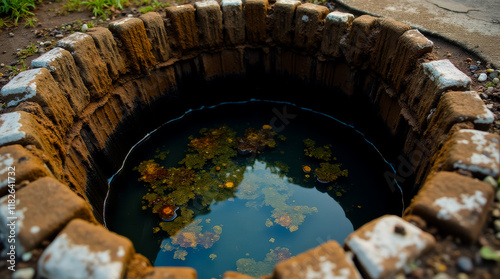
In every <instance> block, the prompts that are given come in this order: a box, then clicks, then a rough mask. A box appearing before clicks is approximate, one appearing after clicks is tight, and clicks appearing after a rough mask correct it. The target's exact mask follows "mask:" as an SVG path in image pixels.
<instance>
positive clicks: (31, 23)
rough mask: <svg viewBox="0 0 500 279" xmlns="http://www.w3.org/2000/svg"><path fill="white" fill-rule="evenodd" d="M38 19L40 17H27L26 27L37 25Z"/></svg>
mask: <svg viewBox="0 0 500 279" xmlns="http://www.w3.org/2000/svg"><path fill="white" fill-rule="evenodd" d="M37 21H38V18H36V17H30V18H28V19H26V23H25V24H24V27H26V28H30V27H35V22H37Z"/></svg>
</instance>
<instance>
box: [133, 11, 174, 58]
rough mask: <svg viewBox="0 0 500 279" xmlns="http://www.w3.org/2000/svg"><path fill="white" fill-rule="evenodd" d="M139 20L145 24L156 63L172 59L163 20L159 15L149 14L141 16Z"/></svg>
mask: <svg viewBox="0 0 500 279" xmlns="http://www.w3.org/2000/svg"><path fill="white" fill-rule="evenodd" d="M139 19H141V20H142V21H143V22H144V26H145V27H146V33H147V35H148V39H149V42H150V43H151V46H152V48H153V49H152V51H153V55H154V56H155V58H156V61H158V62H165V61H167V60H168V58H170V46H169V44H168V36H167V30H166V28H165V23H164V22H163V18H162V17H161V15H160V14H159V13H156V12H149V13H146V14H143V15H141V16H140V17H139Z"/></svg>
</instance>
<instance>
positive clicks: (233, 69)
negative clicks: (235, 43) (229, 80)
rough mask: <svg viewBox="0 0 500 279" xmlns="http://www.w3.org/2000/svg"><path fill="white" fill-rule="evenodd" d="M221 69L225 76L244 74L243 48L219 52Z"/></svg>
mask: <svg viewBox="0 0 500 279" xmlns="http://www.w3.org/2000/svg"><path fill="white" fill-rule="evenodd" d="M221 58H222V69H223V71H224V75H225V76H242V75H244V74H245V64H244V62H243V50H241V49H234V50H233V49H226V50H223V51H222V52H221Z"/></svg>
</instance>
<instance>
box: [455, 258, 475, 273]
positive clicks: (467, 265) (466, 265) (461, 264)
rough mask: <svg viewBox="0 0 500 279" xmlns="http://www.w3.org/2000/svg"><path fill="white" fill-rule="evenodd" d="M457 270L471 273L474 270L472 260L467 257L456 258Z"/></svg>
mask: <svg viewBox="0 0 500 279" xmlns="http://www.w3.org/2000/svg"><path fill="white" fill-rule="evenodd" d="M457 265H458V268H459V269H460V270H462V271H463V272H467V273H469V272H472V270H474V264H473V263H472V260H471V259H470V258H468V257H460V258H458V262H457Z"/></svg>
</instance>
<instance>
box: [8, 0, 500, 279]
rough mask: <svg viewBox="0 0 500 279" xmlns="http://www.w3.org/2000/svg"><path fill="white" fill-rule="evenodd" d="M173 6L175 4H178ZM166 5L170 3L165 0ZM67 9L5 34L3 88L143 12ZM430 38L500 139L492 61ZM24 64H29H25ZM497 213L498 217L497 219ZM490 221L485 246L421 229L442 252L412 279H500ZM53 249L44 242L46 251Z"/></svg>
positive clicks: (47, 4) (54, 7)
mask: <svg viewBox="0 0 500 279" xmlns="http://www.w3.org/2000/svg"><path fill="white" fill-rule="evenodd" d="M168 1H171V2H172V4H173V1H172V0H168ZM131 2H132V1H131ZM161 2H165V0H162V1H161ZM65 4H66V1H65V0H63V1H62V2H51V1H43V2H42V3H37V9H36V10H35V14H36V18H37V19H38V22H36V23H35V27H33V28H26V27H24V22H23V21H21V22H20V24H19V26H18V27H8V28H3V29H1V30H0V63H1V64H0V75H1V77H0V87H2V86H3V85H5V84H6V83H7V82H8V81H9V80H10V79H9V77H10V76H12V74H13V71H12V68H11V67H12V66H14V67H16V68H17V69H18V70H21V69H22V68H23V67H24V65H26V67H27V68H29V65H30V62H31V60H33V59H35V58H36V57H39V56H40V55H41V54H43V53H44V52H46V51H48V50H50V49H51V48H53V47H54V46H55V45H56V43H57V41H58V40H59V39H60V38H61V37H65V36H68V35H69V34H71V33H72V32H74V31H80V29H81V26H82V24H89V23H92V24H93V25H94V26H106V25H107V24H108V23H109V22H110V21H112V20H115V19H120V18H123V17H127V16H128V15H129V14H132V15H134V16H139V15H140V11H139V9H140V7H141V6H137V5H132V6H129V7H126V8H125V9H124V10H122V11H115V12H114V13H113V15H112V16H111V17H110V18H109V20H106V19H100V18H95V17H94V15H93V14H92V13H91V12H89V11H87V10H85V8H84V7H82V8H83V9H84V10H83V11H80V12H64V11H63V6H64V5H65ZM160 12H161V11H160ZM428 37H429V39H431V40H432V41H433V42H434V44H435V47H434V55H435V56H436V57H438V58H440V59H449V60H450V61H451V62H452V63H453V64H454V65H455V66H456V67H457V68H458V69H460V70H462V71H463V72H464V73H466V74H468V75H469V76H470V77H471V79H472V81H473V83H472V90H474V91H477V92H479V93H480V96H481V98H482V99H483V100H484V102H485V104H486V105H487V107H488V108H489V109H490V110H491V111H492V112H493V113H494V114H495V115H496V120H495V123H494V125H493V127H492V128H491V130H490V132H492V133H496V134H500V119H499V115H500V83H499V85H496V86H494V87H492V88H487V86H486V85H487V84H488V83H491V79H488V80H487V81H484V82H479V81H478V78H477V76H475V74H479V73H482V72H485V73H486V71H487V69H488V67H489V65H488V63H487V61H480V60H479V59H478V58H477V57H475V56H474V55H473V54H472V53H470V52H468V51H466V50H464V49H462V48H460V47H457V46H455V45H453V44H451V43H449V42H447V41H445V40H442V39H440V38H437V37H433V36H428ZM22 60H24V65H23V63H22V62H21V61H22ZM471 66H472V67H471ZM476 67H477V69H476ZM0 103H1V97H0ZM497 214H498V216H496V215H497ZM488 218H489V219H488V226H487V227H486V228H485V229H484V230H483V234H482V236H481V237H480V239H479V242H478V243H474V244H472V245H466V244H462V243H460V241H459V240H457V239H455V238H453V237H451V236H443V235H439V234H438V233H437V231H436V229H435V228H432V227H428V226H426V225H425V224H421V226H422V227H423V228H424V229H425V230H426V231H429V232H431V233H433V235H434V236H435V237H436V238H437V239H438V240H440V241H439V244H438V245H437V247H436V249H434V250H433V251H431V252H430V253H428V254H427V255H426V256H425V257H423V258H422V259H421V260H420V261H419V262H418V263H417V264H416V265H415V266H414V268H413V270H412V271H411V273H410V277H409V278H436V279H438V278H461V279H466V278H481V279H490V278H500V264H498V262H492V261H486V260H483V259H482V258H481V256H480V255H479V249H480V248H481V247H482V246H483V245H489V246H491V247H492V248H494V249H496V250H500V239H499V238H497V237H495V233H496V232H495V230H494V227H493V222H494V220H495V219H499V218H500V203H499V201H498V200H497V201H496V203H495V204H494V206H493V207H492V208H491V209H490V216H489V217H488ZM47 244H48V243H44V245H42V246H45V245H47ZM42 250H43V249H39V250H35V251H34V252H33V255H32V258H31V259H29V260H28V261H26V262H25V263H24V264H23V266H35V265H36V260H37V258H38V256H39V255H40V252H41V251H42ZM463 258H467V259H468V260H470V262H471V263H472V264H473V268H472V270H471V271H467V270H463V262H464V261H466V262H467V261H468V260H463ZM459 259H460V260H459ZM459 261H460V264H459ZM2 265H5V261H1V263H0V270H2V272H0V277H1V278H7V277H3V276H2V275H5V274H2V273H3V271H5V270H6V268H3V266H2ZM440 273H447V274H448V275H449V276H451V277H439V274H440ZM459 274H460V275H459ZM443 276H444V275H443ZM402 278H405V277H402Z"/></svg>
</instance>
